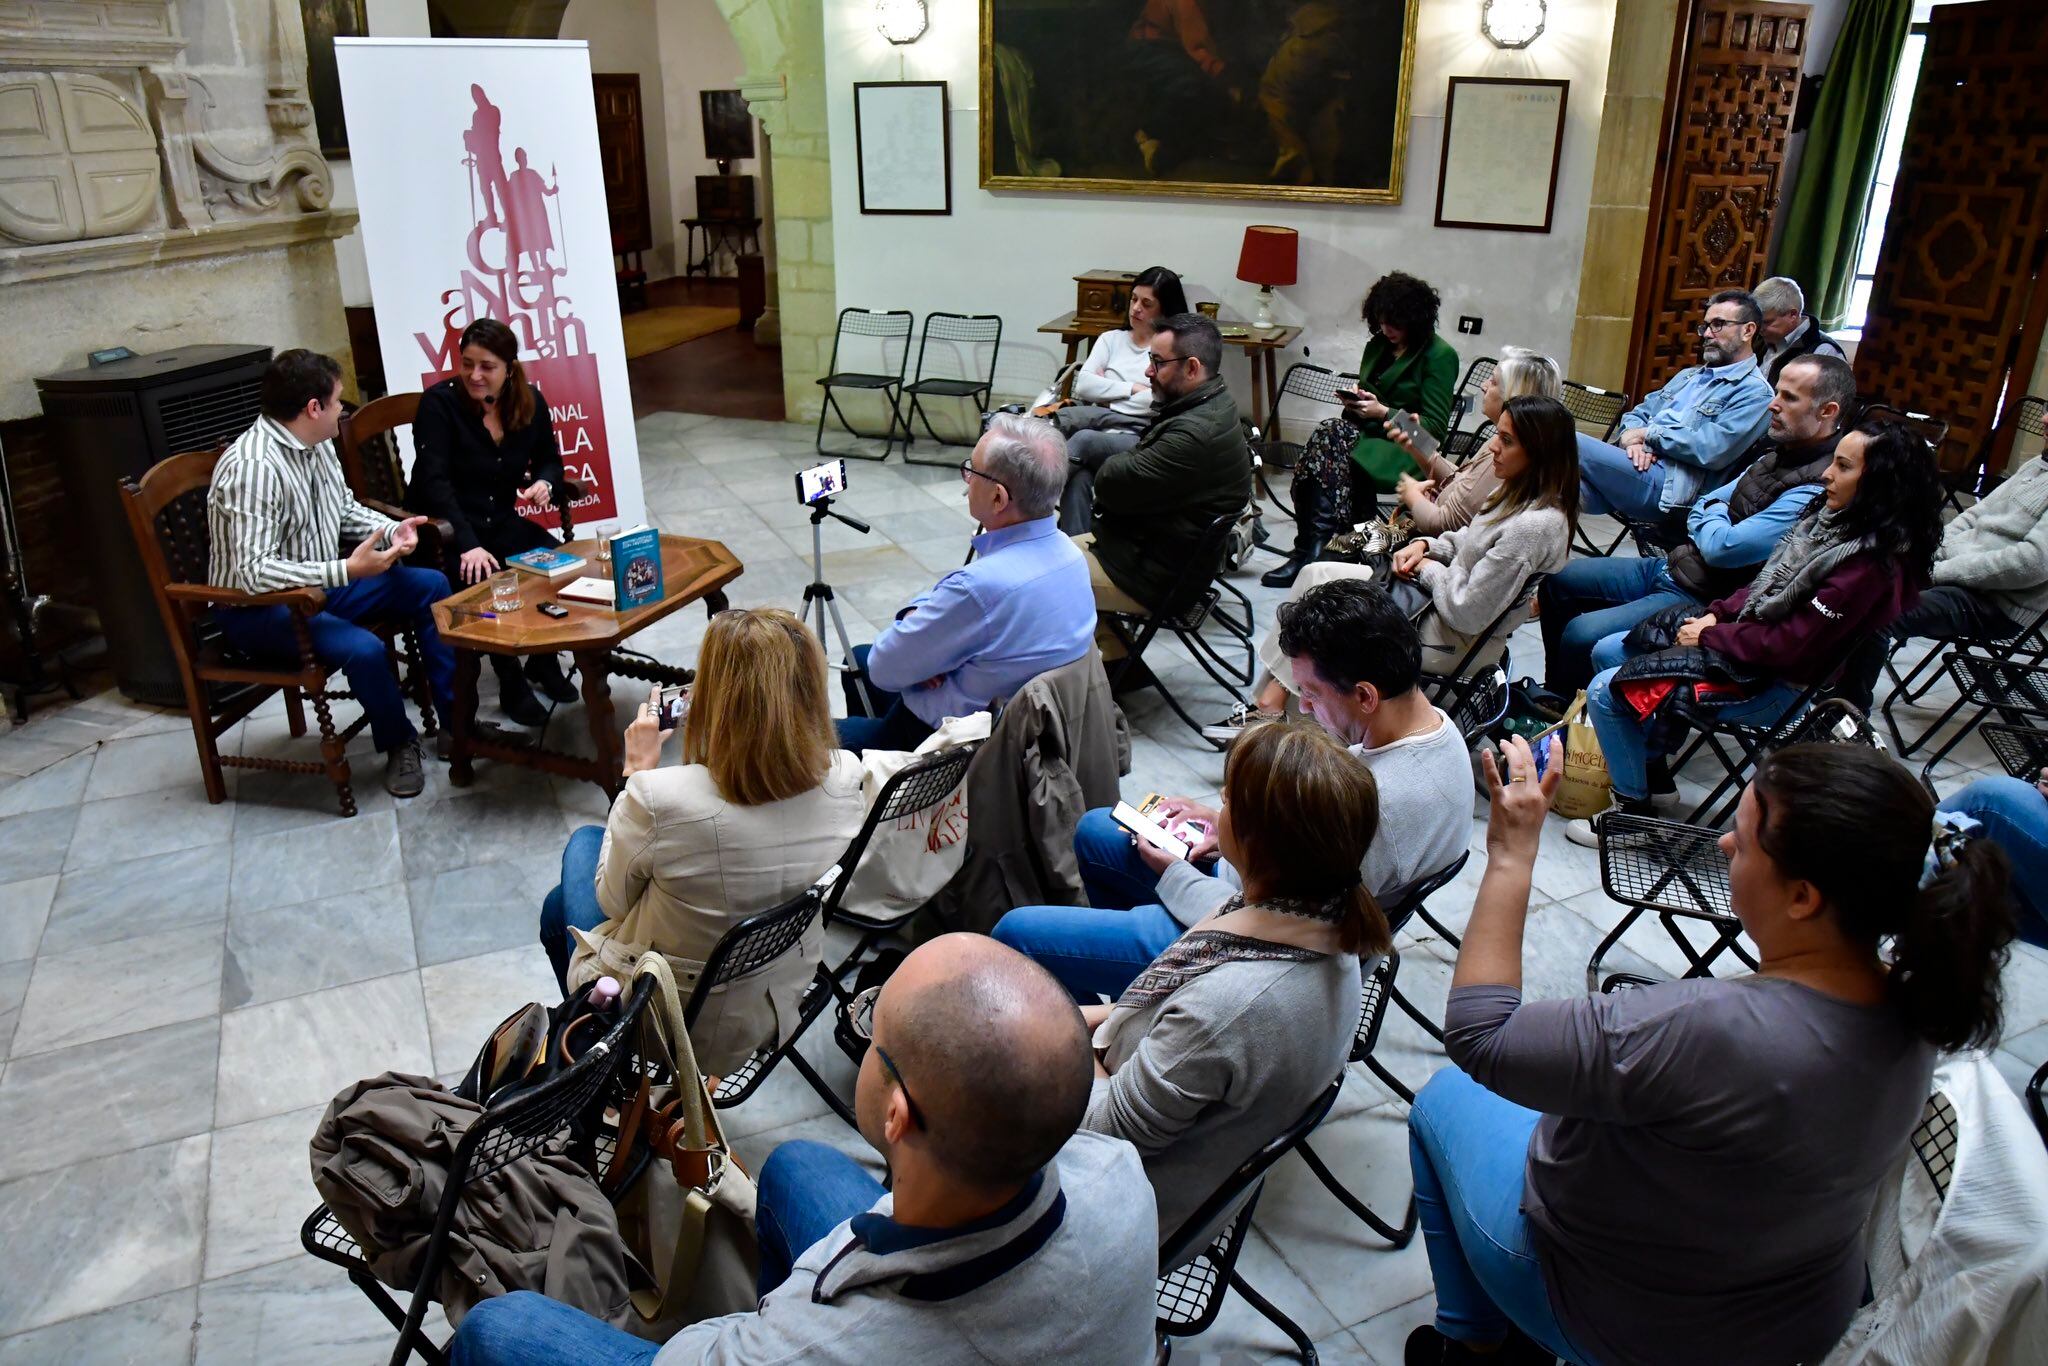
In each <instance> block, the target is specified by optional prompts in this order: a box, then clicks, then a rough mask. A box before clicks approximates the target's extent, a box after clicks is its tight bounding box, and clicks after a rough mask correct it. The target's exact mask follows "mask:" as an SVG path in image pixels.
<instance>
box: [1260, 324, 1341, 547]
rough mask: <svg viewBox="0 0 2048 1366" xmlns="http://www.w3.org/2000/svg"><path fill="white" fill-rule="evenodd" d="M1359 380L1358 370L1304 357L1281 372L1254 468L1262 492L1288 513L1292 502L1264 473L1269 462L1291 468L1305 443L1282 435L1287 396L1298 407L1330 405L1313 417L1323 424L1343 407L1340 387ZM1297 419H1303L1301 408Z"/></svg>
mask: <svg viewBox="0 0 2048 1366" xmlns="http://www.w3.org/2000/svg"><path fill="white" fill-rule="evenodd" d="M1357 383H1358V376H1357V375H1355V374H1352V373H1350V372H1348V371H1347V372H1343V373H1340V372H1338V371H1335V370H1331V369H1329V368H1328V367H1326V366H1321V365H1312V364H1310V363H1309V362H1307V361H1305V360H1303V361H1296V362H1295V363H1294V364H1292V365H1290V366H1288V367H1287V373H1286V374H1285V375H1283V376H1281V379H1280V392H1279V394H1278V395H1277V396H1276V397H1275V398H1274V400H1273V411H1272V413H1271V414H1270V415H1269V416H1268V418H1267V422H1266V430H1265V432H1264V434H1263V436H1262V437H1261V439H1260V440H1259V441H1258V443H1257V445H1256V446H1255V447H1254V449H1255V451H1256V453H1257V455H1258V457H1259V458H1258V463H1257V465H1256V466H1255V468H1256V469H1257V471H1258V481H1259V496H1260V497H1262V498H1265V499H1266V500H1268V501H1269V502H1271V503H1272V504H1273V506H1274V507H1277V508H1279V509H1280V510H1281V511H1282V512H1284V513H1286V514H1287V515H1288V516H1289V517H1292V516H1293V515H1294V508H1293V506H1292V505H1290V504H1288V503H1285V502H1282V501H1281V499H1280V495H1279V494H1277V493H1275V492H1274V491H1273V487H1272V485H1271V484H1269V483H1268V482H1267V481H1266V473H1265V471H1266V468H1267V467H1268V466H1270V467H1271V468H1273V469H1276V470H1291V469H1293V468H1294V466H1295V463H1296V462H1297V461H1299V460H1300V459H1301V449H1302V443H1301V442H1299V441H1283V440H1282V439H1281V438H1280V433H1281V431H1282V428H1281V425H1280V414H1281V412H1282V411H1283V410H1285V409H1286V408H1287V400H1288V399H1290V398H1292V399H1295V400H1296V402H1295V404H1294V407H1295V408H1296V409H1300V408H1301V407H1302V406H1303V405H1305V404H1311V403H1312V404H1315V405H1317V407H1318V408H1327V409H1328V410H1329V411H1328V412H1324V413H1321V414H1320V415H1319V416H1318V417H1316V418H1315V419H1314V422H1315V424H1316V425H1318V426H1320V425H1321V424H1322V423H1323V422H1324V421H1326V420H1328V419H1329V418H1333V417H1335V416H1337V414H1338V413H1340V412H1342V411H1343V406H1344V405H1342V404H1341V403H1339V402H1338V401H1337V391H1338V390H1339V389H1349V388H1351V387H1352V386H1354V385H1356V384H1357ZM1296 420H1297V421H1299V420H1300V414H1299V413H1298V412H1297V413H1296ZM1291 491H1292V490H1290V492H1291Z"/></svg>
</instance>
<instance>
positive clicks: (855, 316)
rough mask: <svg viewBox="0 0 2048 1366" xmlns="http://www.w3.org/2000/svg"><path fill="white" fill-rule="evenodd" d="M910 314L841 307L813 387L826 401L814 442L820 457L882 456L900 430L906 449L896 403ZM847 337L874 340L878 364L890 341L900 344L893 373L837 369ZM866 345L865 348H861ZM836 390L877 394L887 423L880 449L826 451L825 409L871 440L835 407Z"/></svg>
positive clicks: (850, 431)
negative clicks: (826, 359)
mask: <svg viewBox="0 0 2048 1366" xmlns="http://www.w3.org/2000/svg"><path fill="white" fill-rule="evenodd" d="M911 322H912V318H911V313H910V310H909V309H907V308H893V309H888V310H883V309H876V308H842V309H840V310H839V323H838V326H837V327H836V328H834V329H833V332H832V359H831V361H830V363H829V364H827V365H826V367H825V376H824V378H823V379H820V380H819V381H818V386H819V387H820V388H822V389H823V390H824V391H825V401H824V402H823V403H822V404H820V405H819V407H818V435H817V438H816V441H815V443H814V444H815V445H816V446H817V449H818V454H820V455H832V456H851V457H852V458H854V459H856V460H887V459H888V458H889V452H890V451H892V450H894V449H895V448H896V441H897V432H898V431H899V430H900V431H901V432H902V441H903V444H904V447H905V449H908V448H909V445H910V424H909V423H907V422H905V421H904V420H903V412H902V407H901V402H902V396H903V371H904V369H905V367H906V366H907V365H908V364H909V362H910V328H911ZM848 337H857V338H860V339H862V340H863V341H864V342H872V343H873V354H874V355H875V357H876V358H877V359H878V360H879V362H880V363H881V364H882V365H883V366H887V365H888V363H889V345H890V343H891V342H900V343H901V344H902V348H903V349H902V350H901V352H900V353H898V355H897V357H896V373H895V374H893V375H892V374H890V373H888V371H887V370H886V369H883V370H850V369H849V370H841V369H840V368H839V348H840V346H841V345H842V344H843V343H844V342H845V341H846V339H847V338H848ZM864 349H865V348H864ZM835 389H852V390H857V391H861V392H866V393H873V394H878V395H880V396H881V399H882V401H883V402H884V403H886V404H888V405H889V425H888V428H887V430H886V431H884V432H883V433H882V453H881V454H880V455H872V454H869V453H868V452H866V451H863V450H859V449H857V448H856V449H852V450H847V451H828V450H826V449H825V414H826V413H827V412H830V413H831V414H832V415H833V416H834V417H836V418H838V419H839V425H840V427H841V428H842V429H843V430H844V431H845V432H846V434H847V435H848V436H851V437H856V438H861V439H865V440H869V441H872V440H874V434H873V433H872V432H861V431H857V430H855V428H854V425H853V424H852V423H851V422H849V421H847V418H846V411H845V410H844V409H843V408H841V407H840V406H839V400H838V398H836V397H835V396H834V394H833V391H834V390H835Z"/></svg>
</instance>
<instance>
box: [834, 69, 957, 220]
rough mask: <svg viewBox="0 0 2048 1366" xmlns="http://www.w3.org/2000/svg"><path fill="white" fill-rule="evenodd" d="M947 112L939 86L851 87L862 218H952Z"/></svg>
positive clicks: (890, 83)
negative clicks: (894, 215) (884, 215)
mask: <svg viewBox="0 0 2048 1366" xmlns="http://www.w3.org/2000/svg"><path fill="white" fill-rule="evenodd" d="M951 114H952V110H951V108H950V106H949V104H948V101H947V99H946V83H945V82H944V81H856V82H855V83H854V87H853V143H854V157H855V162H856V165H857V166H858V167H859V173H860V211H861V212H862V213H941V214H944V213H951V212H953V169H952V157H953V133H952V129H951V127H950V126H949V120H950V118H951Z"/></svg>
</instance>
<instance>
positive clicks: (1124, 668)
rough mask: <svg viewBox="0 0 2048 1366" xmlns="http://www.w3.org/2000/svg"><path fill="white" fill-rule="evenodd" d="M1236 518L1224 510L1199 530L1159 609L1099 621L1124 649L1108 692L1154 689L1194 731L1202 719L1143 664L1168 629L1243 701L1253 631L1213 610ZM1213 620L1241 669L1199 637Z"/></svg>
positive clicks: (1250, 666) (1249, 673) (1114, 665)
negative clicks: (1233, 645)
mask: <svg viewBox="0 0 2048 1366" xmlns="http://www.w3.org/2000/svg"><path fill="white" fill-rule="evenodd" d="M1237 518H1238V514H1237V513H1235V512H1231V513H1225V514H1224V515H1223V516H1221V517H1218V518H1217V519H1216V520H1215V521H1213V522H1211V523H1210V524H1209V529H1208V530H1207V531H1205V532H1203V533H1202V539H1201V540H1200V541H1198V542H1197V543H1196V545H1195V548H1194V549H1193V550H1192V551H1190V552H1189V553H1188V556H1187V558H1186V560H1185V561H1184V562H1183V564H1182V566H1181V572H1180V577H1179V578H1178V579H1177V580H1175V582H1174V586H1173V588H1172V589H1171V591H1169V592H1168V593H1167V595H1166V599H1165V602H1164V603H1163V604H1162V605H1161V607H1160V609H1159V610H1157V611H1154V612H1150V613H1147V614H1146V615H1144V616H1135V615H1131V614H1128V613H1123V612H1104V613H1103V614H1102V621H1103V624H1104V625H1105V626H1107V627H1108V628H1109V630H1110V634H1112V635H1114V636H1115V637H1116V638H1117V641H1118V642H1119V643H1120V644H1121V645H1122V646H1123V648H1124V657H1123V658H1122V659H1119V660H1116V661H1115V662H1114V663H1112V664H1111V665H1110V666H1109V686H1110V691H1111V692H1113V693H1116V694H1118V695H1121V694H1123V693H1125V692H1134V691H1136V690H1138V689H1140V688H1154V689H1157V690H1158V693H1159V695H1160V696H1161V697H1163V698H1165V699H1166V705H1167V706H1169V707H1171V708H1172V709H1173V714H1174V715H1175V716H1178V717H1179V718H1180V719H1181V721H1182V722H1183V723H1185V724H1186V726H1187V727H1188V729H1190V730H1192V731H1194V732H1195V734H1197V735H1200V734H1201V733H1202V723H1201V722H1199V721H1197V720H1195V718H1194V717H1192V716H1190V715H1188V713H1187V709H1186V708H1185V707H1183V706H1182V705H1181V704H1180V699H1179V698H1177V697H1175V696H1174V695H1173V693H1172V692H1171V691H1170V690H1169V689H1168V688H1167V686H1166V684H1165V683H1164V682H1163V681H1161V679H1160V677H1159V675H1158V674H1157V673H1156V672H1154V671H1153V670H1152V669H1151V668H1150V667H1149V666H1147V665H1146V664H1144V662H1143V660H1144V655H1145V651H1146V649H1147V648H1148V647H1149V646H1150V645H1151V644H1152V641H1153V639H1154V637H1156V636H1157V635H1158V634H1159V633H1160V632H1161V631H1167V632H1170V633H1171V634H1172V635H1173V636H1174V637H1175V638H1176V639H1177V640H1179V641H1180V643H1181V644H1182V645H1183V646H1184V647H1186V649H1187V652H1188V653H1189V654H1190V655H1192V656H1193V657H1194V661H1195V663H1196V664H1198V665H1200V666H1201V668H1202V671H1203V672H1204V673H1206V674H1208V675H1209V677H1210V678H1212V679H1214V680H1215V681H1216V683H1217V684H1218V685H1219V686H1220V687H1221V688H1222V689H1223V690H1224V691H1225V692H1226V693H1228V694H1229V695H1230V698H1231V700H1232V701H1233V702H1242V701H1244V696H1243V694H1242V693H1241V692H1239V691H1238V690H1239V689H1240V688H1243V687H1248V686H1249V685H1250V684H1251V681H1252V679H1253V677H1254V676H1255V674H1256V664H1255V656H1254V654H1253V644H1252V638H1251V632H1250V630H1249V629H1248V628H1249V625H1250V623H1249V622H1248V621H1247V622H1238V621H1235V620H1233V619H1232V618H1231V616H1230V615H1229V614H1228V613H1226V612H1219V611H1217V602H1218V600H1219V598H1220V596H1221V595H1220V593H1219V591H1218V589H1217V586H1216V580H1217V577H1218V575H1219V574H1220V573H1221V572H1222V569H1223V552H1224V547H1225V546H1226V545H1227V544H1228V543H1229V540H1230V533H1231V529H1232V528H1233V527H1234V526H1236V524H1237ZM1211 621H1214V622H1216V623H1217V624H1218V625H1220V626H1222V627H1223V629H1224V631H1225V632H1226V633H1227V634H1228V635H1230V636H1231V638H1232V639H1233V640H1235V641H1236V642H1237V644H1238V645H1239V646H1241V647H1242V648H1243V650H1244V664H1243V666H1242V667H1241V668H1240V667H1239V666H1237V665H1235V664H1233V663H1231V662H1230V661H1229V660H1226V659H1224V658H1223V656H1222V655H1221V654H1220V653H1218V652H1217V650H1216V647H1215V646H1214V645H1212V644H1211V643H1210V642H1209V641H1208V640H1207V639H1206V638H1205V637H1204V636H1203V635H1202V628H1203V627H1204V626H1205V625H1207V624H1208V623H1209V622H1211ZM1134 671H1135V672H1134ZM1209 743H1210V744H1213V745H1216V747H1217V748H1218V749H1222V748H1224V747H1225V746H1223V745H1221V744H1218V743H1217V742H1216V741H1213V740H1212V741H1210V742H1209Z"/></svg>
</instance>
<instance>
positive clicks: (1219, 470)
mask: <svg viewBox="0 0 2048 1366" xmlns="http://www.w3.org/2000/svg"><path fill="white" fill-rule="evenodd" d="M1150 349H1151V352H1152V362H1151V364H1150V366H1149V367H1147V371H1146V373H1147V374H1148V375H1150V376H1151V379H1152V388H1153V390H1154V391H1155V392H1156V393H1157V394H1158V395H1159V399H1158V402H1159V415H1158V416H1157V417H1156V418H1154V419H1153V422H1152V425H1151V426H1150V427H1148V428H1146V429H1145V434H1144V435H1143V436H1141V437H1139V438H1138V444H1137V445H1135V446H1133V447H1131V449H1129V450H1127V451H1120V452H1118V453H1117V454H1115V455H1112V456H1111V457H1110V458H1109V459H1108V460H1107V461H1105V462H1104V463H1103V466H1102V470H1101V472H1100V473H1099V474H1097V475H1096V476H1095V511H1094V521H1093V529H1092V530H1091V531H1090V532H1089V533H1088V534H1087V535H1085V536H1077V537H1075V538H1074V540H1075V543H1076V544H1078V545H1080V546H1081V548H1082V549H1083V551H1084V552H1085V553H1086V554H1087V556H1088V575H1089V581H1090V582H1091V583H1092V584H1093V585H1094V588H1095V603H1096V606H1098V607H1100V608H1101V609H1102V610H1103V611H1106V612H1127V613H1133V614H1136V615H1140V616H1142V615H1145V614H1148V613H1150V612H1151V611H1153V610H1154V609H1157V608H1161V607H1166V606H1170V605H1171V606H1177V605H1178V604H1168V603H1167V602H1166V597H1167V595H1168V594H1169V593H1171V592H1172V591H1173V585H1174V584H1175V583H1176V582H1178V581H1179V579H1180V577H1181V575H1182V573H1183V572H1184V571H1185V570H1186V569H1187V568H1188V560H1189V558H1190V557H1191V556H1192V555H1193V554H1194V552H1195V549H1196V547H1197V546H1198V545H1199V544H1200V543H1201V540H1202V537H1203V536H1204V535H1206V534H1207V533H1208V530H1209V526H1210V524H1211V523H1212V522H1214V521H1215V520H1216V519H1217V518H1218V517H1223V516H1226V515H1230V514H1234V513H1237V512H1241V511H1243V510H1244V508H1245V507H1246V505H1247V504H1249V503H1250V502H1251V496H1252V467H1251V458H1250V456H1249V455H1248V454H1247V453H1246V450H1245V438H1244V433H1243V432H1242V431H1241V430H1240V429H1239V428H1238V425H1237V404H1236V403H1235V402H1234V401H1232V399H1231V397H1230V391H1229V390H1228V389H1227V388H1225V387H1224V385H1223V376H1222V374H1221V373H1220V369H1221V366H1222V364H1223V337H1222V334H1221V333H1219V332H1218V331H1217V330H1216V324H1215V323H1213V322H1211V321H1209V320H1208V319H1207V318H1205V317H1203V316H1202V315H1201V314H1199V313H1176V314H1173V315H1171V316H1169V317H1165V318H1162V319H1160V320H1159V322H1158V323H1156V324H1155V325H1154V327H1153V332H1152V341H1151V348H1150ZM1207 567H1208V568H1210V569H1212V570H1213V569H1214V568H1215V567H1216V566H1213V565H1212V566H1207Z"/></svg>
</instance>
